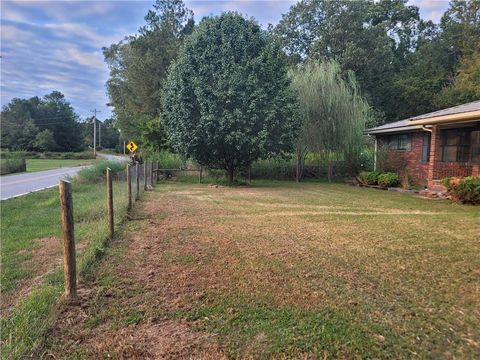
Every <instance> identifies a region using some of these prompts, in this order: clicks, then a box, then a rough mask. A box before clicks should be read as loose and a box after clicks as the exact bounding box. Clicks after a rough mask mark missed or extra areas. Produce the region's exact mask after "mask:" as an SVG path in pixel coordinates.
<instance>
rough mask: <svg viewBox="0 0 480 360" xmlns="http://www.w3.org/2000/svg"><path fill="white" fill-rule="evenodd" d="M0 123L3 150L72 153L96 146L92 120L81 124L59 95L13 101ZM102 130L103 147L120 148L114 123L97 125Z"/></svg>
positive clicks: (89, 119) (108, 121) (4, 112)
mask: <svg viewBox="0 0 480 360" xmlns="http://www.w3.org/2000/svg"><path fill="white" fill-rule="evenodd" d="M0 121H1V122H0V127H1V145H2V147H3V148H8V149H12V150H27V151H64V152H70V151H81V150H85V149H87V148H88V147H89V146H93V118H88V119H86V120H85V121H80V118H79V116H78V115H77V114H76V113H75V111H74V109H73V107H72V106H71V105H70V103H69V102H68V101H67V100H66V99H65V96H64V95H63V94H62V93H61V92H59V91H53V92H51V93H50V94H48V95H45V96H44V97H42V98H40V97H38V96H35V97H32V98H30V99H19V98H15V99H13V100H12V101H10V103H8V104H7V105H5V106H4V107H3V109H2V113H1V120H0ZM100 126H101V129H99V132H101V136H102V141H101V145H102V146H103V147H106V148H114V147H115V146H117V145H118V142H119V132H118V129H117V128H116V127H115V123H114V120H113V119H107V120H105V121H104V122H103V123H102V122H100V121H97V129H98V128H99V127H100ZM97 141H98V140H97ZM97 144H100V142H97Z"/></svg>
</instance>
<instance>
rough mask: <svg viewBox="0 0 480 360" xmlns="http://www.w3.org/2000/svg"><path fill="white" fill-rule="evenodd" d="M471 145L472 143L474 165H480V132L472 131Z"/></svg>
mask: <svg viewBox="0 0 480 360" xmlns="http://www.w3.org/2000/svg"><path fill="white" fill-rule="evenodd" d="M471 143H472V151H471V153H472V159H471V161H472V163H475V164H479V163H480V130H476V131H472V136H471Z"/></svg>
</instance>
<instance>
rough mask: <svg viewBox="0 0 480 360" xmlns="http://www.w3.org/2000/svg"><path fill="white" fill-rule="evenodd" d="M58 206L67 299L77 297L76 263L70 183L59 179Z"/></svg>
mask: <svg viewBox="0 0 480 360" xmlns="http://www.w3.org/2000/svg"><path fill="white" fill-rule="evenodd" d="M58 189H59V191H60V206H61V212H62V229H63V272H64V276H65V296H66V297H67V299H69V300H74V299H76V298H77V265H76V256H75V236H74V225H73V201H72V184H71V183H70V182H69V181H66V180H60V182H59V184H58Z"/></svg>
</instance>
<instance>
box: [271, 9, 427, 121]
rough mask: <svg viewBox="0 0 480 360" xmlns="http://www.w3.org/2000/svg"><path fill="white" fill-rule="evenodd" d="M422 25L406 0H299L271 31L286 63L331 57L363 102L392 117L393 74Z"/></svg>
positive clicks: (414, 43) (422, 29) (421, 29)
mask: <svg viewBox="0 0 480 360" xmlns="http://www.w3.org/2000/svg"><path fill="white" fill-rule="evenodd" d="M426 27H427V26H426V24H425V23H424V22H423V21H421V20H420V17H419V11H418V8H417V7H415V6H409V5H407V4H406V0H382V1H373V0H360V1H338V0H335V1H328V0H302V1H300V2H298V3H297V4H295V5H293V6H292V7H291V8H290V11H289V12H288V13H287V14H285V15H284V16H283V17H282V20H281V21H280V23H279V24H278V25H277V26H276V28H275V29H274V31H273V32H274V34H275V35H276V36H277V38H278V39H279V40H280V41H281V43H282V45H283V47H284V49H285V50H286V52H287V54H289V55H290V58H291V61H292V62H298V61H302V60H306V59H309V58H314V59H320V60H323V59H331V60H336V61H338V62H339V64H340V65H341V67H342V69H343V70H344V71H348V70H351V71H354V73H355V75H356V77H357V79H358V82H359V84H360V87H361V90H362V93H364V94H365V95H366V96H367V98H368V101H369V102H370V103H371V104H372V105H373V106H374V107H375V108H376V109H377V110H378V112H379V113H385V114H386V117H387V118H392V117H395V115H396V114H395V94H394V92H393V87H392V77H393V74H395V73H396V72H397V71H398V69H400V68H401V67H402V66H403V64H404V63H405V60H406V57H407V55H408V54H409V53H410V52H411V51H413V50H414V49H415V48H416V46H417V39H418V37H419V34H421V33H422V32H423V31H424V30H425V28H426Z"/></svg>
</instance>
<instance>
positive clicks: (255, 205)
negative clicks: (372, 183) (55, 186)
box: [48, 182, 480, 358]
mask: <svg viewBox="0 0 480 360" xmlns="http://www.w3.org/2000/svg"><path fill="white" fill-rule="evenodd" d="M135 216H136V219H134V220H132V221H130V223H129V224H128V226H127V230H126V232H125V234H124V235H123V236H122V238H121V239H119V240H118V242H117V243H116V244H115V245H114V247H113V248H112V249H111V250H110V252H109V254H108V255H107V257H106V260H105V261H104V262H103V264H102V265H101V267H100V268H99V269H98V274H97V277H96V280H95V282H92V283H85V284H82V286H83V287H84V288H85V289H87V288H88V289H89V290H88V291H85V290H84V291H83V292H82V306H80V307H72V308H66V309H65V311H64V313H63V314H62V316H61V318H60V320H59V321H58V322H57V324H56V326H55V329H54V331H53V333H52V334H51V337H50V346H49V349H48V353H50V354H53V356H57V358H58V357H59V356H60V357H62V356H63V357H65V356H67V357H73V358H75V357H77V358H85V357H90V358H100V357H106V356H111V357H114V358H192V357H193V358H221V357H235V358H237V357H239V358H271V357H275V358H284V357H295V358H324V357H326V358H329V357H332V358H369V357H370V358H371V357H377V358H378V357H381V358H412V357H419V358H475V357H478V356H479V355H480V330H479V329H480V327H479V324H480V311H479V309H480V286H479V283H480V257H479V256H478V254H479V253H480V239H479V238H480V236H479V234H480V211H479V209H478V207H477V208H475V207H470V206H459V205H456V204H450V203H448V202H443V201H441V202H432V201H428V200H422V199H417V198H413V197H411V196H408V195H404V194H392V193H387V192H381V191H376V190H372V189H362V188H353V187H348V186H345V185H339V184H302V185H295V184H292V183H287V182H285V183H281V182H276V183H260V184H259V185H258V186H257V187H246V188H224V187H219V188H212V187H208V186H205V185H189V184H180V183H173V184H172V183H167V184H162V185H160V186H158V187H157V189H156V191H155V192H154V193H150V194H148V196H147V201H146V202H144V203H143V205H142V209H141V211H139V213H137V214H136V215H135Z"/></svg>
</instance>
